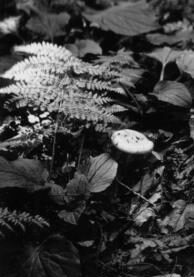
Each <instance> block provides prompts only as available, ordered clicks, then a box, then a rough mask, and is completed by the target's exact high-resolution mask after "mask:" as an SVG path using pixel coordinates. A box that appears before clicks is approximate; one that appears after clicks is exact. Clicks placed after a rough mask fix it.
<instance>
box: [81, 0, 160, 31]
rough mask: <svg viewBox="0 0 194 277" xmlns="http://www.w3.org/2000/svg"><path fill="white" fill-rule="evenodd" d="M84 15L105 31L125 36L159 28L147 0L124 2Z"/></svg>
mask: <svg viewBox="0 0 194 277" xmlns="http://www.w3.org/2000/svg"><path fill="white" fill-rule="evenodd" d="M84 16H85V18H86V19H87V20H89V21H90V22H92V23H97V24H98V25H99V27H100V28H101V29H103V30H105V31H112V32H114V33H116V34H120V35H125V36H136V35H139V34H142V33H147V32H150V31H153V30H156V29H158V28H159V26H158V24H156V18H155V15H154V12H153V11H152V10H151V9H150V8H149V6H148V5H147V3H146V1H145V0H142V1H139V2H138V3H135V4H131V3H123V4H122V5H119V6H115V7H112V8H109V9H106V10H104V11H102V12H99V13H97V14H94V15H90V14H84Z"/></svg>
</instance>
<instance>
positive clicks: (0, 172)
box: [0, 157, 48, 192]
mask: <svg viewBox="0 0 194 277" xmlns="http://www.w3.org/2000/svg"><path fill="white" fill-rule="evenodd" d="M47 178H48V172H47V170H46V169H45V168H44V167H43V165H42V163H41V162H40V161H37V160H30V159H18V160H15V161H12V162H9V161H8V160H6V159H5V158H3V157H0V188H11V187H17V188H23V189H26V190H28V191H30V192H33V191H35V190H37V189H41V188H44V184H45V182H46V180H47Z"/></svg>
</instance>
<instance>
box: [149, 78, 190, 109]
mask: <svg viewBox="0 0 194 277" xmlns="http://www.w3.org/2000/svg"><path fill="white" fill-rule="evenodd" d="M152 95H154V96H155V97H156V98H157V99H158V100H159V101H162V102H166V103H168V104H171V105H174V106H177V107H181V108H185V109H190V108H191V105H192V97H191V94H190V92H189V91H188V89H187V88H186V86H185V85H184V84H182V83H179V82H175V81H161V82H159V83H158V84H157V85H156V86H155V88H154V93H152Z"/></svg>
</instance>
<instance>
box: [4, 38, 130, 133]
mask: <svg viewBox="0 0 194 277" xmlns="http://www.w3.org/2000/svg"><path fill="white" fill-rule="evenodd" d="M15 51H16V52H21V53H23V54H27V55H30V57H28V58H26V59H25V60H24V61H21V62H19V63H17V64H16V65H14V66H13V67H12V68H11V69H10V70H8V71H7V72H6V73H5V74H4V75H3V77H5V78H9V79H13V80H15V84H12V85H9V86H7V87H3V88H1V89H0V94H3V95H7V96H8V99H7V100H6V102H5V108H8V109H9V110H13V109H14V108H15V107H16V108H21V107H25V108H26V107H28V108H30V109H31V112H32V111H38V110H39V111H43V112H44V111H48V112H49V114H50V115H52V117H53V116H56V115H57V116H58V115H61V116H60V117H59V118H60V119H61V121H60V122H59V127H60V125H63V122H62V121H63V118H65V119H67V118H68V119H71V120H72V119H73V120H78V121H80V122H82V123H83V124H85V126H86V125H87V126H90V125H94V126H96V128H97V129H99V126H101V127H102V129H103V128H106V126H108V125H109V124H118V123H119V122H120V121H119V119H118V117H117V116H116V115H115V113H117V112H122V111H125V110H126V108H125V105H122V103H121V101H120V102H118V101H117V99H118V97H119V96H120V95H122V97H124V98H125V97H126V99H125V100H126V101H128V98H127V95H126V94H125V91H124V89H123V88H122V87H121V86H120V85H119V82H120V83H125V84H126V83H127V85H128V86H132V85H133V83H134V81H133V78H134V76H132V75H133V74H131V76H132V77H131V78H130V75H129V76H127V77H125V78H123V72H119V70H118V68H112V66H110V64H109V63H108V64H106V63H104V64H96V65H92V64H89V63H86V62H83V61H81V60H79V59H78V58H76V57H74V56H73V55H72V54H71V52H70V51H68V50H67V49H66V48H64V47H61V46H56V45H53V44H51V43H45V42H43V43H32V44H30V45H26V46H17V47H15ZM126 80H127V82H126ZM88 124H89V125H88ZM98 125H99V126H98Z"/></svg>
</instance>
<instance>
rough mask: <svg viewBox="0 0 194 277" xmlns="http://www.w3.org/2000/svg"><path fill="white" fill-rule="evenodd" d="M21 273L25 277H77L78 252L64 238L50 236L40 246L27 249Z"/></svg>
mask: <svg viewBox="0 0 194 277" xmlns="http://www.w3.org/2000/svg"><path fill="white" fill-rule="evenodd" d="M22 273H23V275H22V276H25V277H38V276H41V277H48V276H49V277H62V276H66V277H72V276H73V277H78V276H80V260H79V254H78V251H77V249H76V248H75V247H74V246H73V244H72V243H71V242H70V241H69V240H67V239H66V238H64V237H62V236H61V235H52V236H50V237H48V238H47V239H46V240H45V241H44V242H43V243H42V244H40V245H38V246H31V245H30V246H29V247H28V248H27V251H26V261H25V262H24V268H23V272H22Z"/></svg>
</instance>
